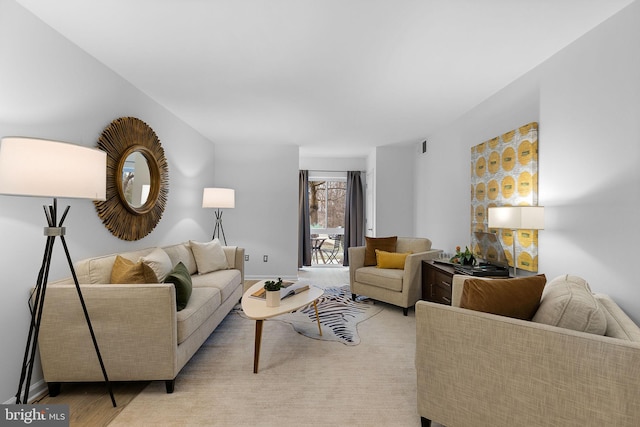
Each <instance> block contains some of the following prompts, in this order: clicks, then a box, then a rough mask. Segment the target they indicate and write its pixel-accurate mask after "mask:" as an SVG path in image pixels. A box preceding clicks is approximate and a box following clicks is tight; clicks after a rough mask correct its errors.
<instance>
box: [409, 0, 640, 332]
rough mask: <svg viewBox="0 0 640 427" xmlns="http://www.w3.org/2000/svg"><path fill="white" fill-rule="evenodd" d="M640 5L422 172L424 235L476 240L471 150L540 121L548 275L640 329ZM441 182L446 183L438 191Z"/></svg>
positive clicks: (486, 112) (446, 133) (448, 134)
mask: <svg viewBox="0 0 640 427" xmlns="http://www.w3.org/2000/svg"><path fill="white" fill-rule="evenodd" d="M638 76H640V2H635V3H633V4H631V5H630V6H629V7H628V8H626V9H624V10H623V11H622V12H620V13H619V14H617V15H616V16H614V17H613V18H611V19H610V20H608V21H606V22H605V23H603V24H602V25H600V26H599V27H597V28H596V29H594V30H593V31H591V32H590V33H588V34H587V35H585V36H584V37H582V38H580V39H579V40H577V41H576V42H575V43H573V44H572V45H570V46H569V47H567V48H566V49H564V50H563V51H561V52H559V53H558V54H556V55H555V56H553V57H552V58H550V59H549V60H548V61H546V62H545V63H543V64H542V65H541V66H539V67H537V68H536V69H534V70H532V71H531V72H529V73H528V74H526V75H525V76H523V77H522V78H520V79H518V80H517V81H515V82H514V83H513V84H511V85H509V86H508V87H506V88H504V89H503V90H501V91H500V92H499V93H497V94H496V95H495V96H493V97H491V98H490V99H488V100H486V101H485V102H483V103H482V104H480V105H479V106H478V107H476V108H475V109H473V110H472V111H470V112H469V113H468V114H466V115H465V116H463V117H461V118H460V119H458V120H457V121H455V122H454V123H452V124H451V125H450V126H448V127H447V128H445V129H442V130H441V131H439V132H436V133H434V134H433V135H431V136H430V137H429V138H428V140H429V145H428V150H429V152H428V155H426V156H420V157H419V158H418V160H417V161H416V165H417V166H416V167H417V175H418V179H417V183H416V185H417V187H416V199H417V217H424V218H425V220H424V221H418V222H417V225H416V227H417V229H418V234H425V235H428V236H433V240H434V246H436V247H442V248H445V249H447V250H452V248H453V247H455V246H456V245H464V244H466V243H467V242H468V241H469V235H470V230H469V222H470V193H469V182H470V181H469V180H470V172H469V169H470V167H469V164H470V154H469V150H470V148H471V146H473V145H476V144H478V143H480V142H482V141H484V140H486V139H488V138H490V137H493V136H497V135H500V134H501V133H504V132H506V131H509V130H511V129H513V128H515V127H517V126H520V125H522V124H525V123H528V122H531V121H539V124H540V128H539V129H540V130H539V135H538V136H539V204H540V205H542V206H545V208H546V209H545V213H546V228H545V230H544V231H541V232H540V233H539V271H540V272H541V273H545V274H546V275H547V277H548V278H549V279H551V278H553V277H556V276H557V275H560V274H564V273H570V274H576V275H579V276H582V277H584V278H585V279H586V280H587V281H589V283H590V285H591V288H592V290H594V291H595V292H602V293H607V294H609V295H611V297H612V298H613V299H614V300H615V301H616V302H618V303H619V304H620V305H621V307H622V308H623V309H624V310H625V311H626V312H627V313H628V314H629V315H630V316H631V317H632V318H633V319H634V320H635V321H636V322H638V323H640V286H638V284H637V274H636V273H635V272H634V271H633V269H632V268H629V266H630V265H631V266H632V265H634V263H635V252H637V242H638V240H639V237H640V236H639V234H640V231H639V229H638V227H636V225H635V224H636V223H637V221H638V218H640V194H639V193H640V191H639V190H638V188H640V177H639V172H638V166H637V165H638V162H639V161H640V156H639V150H640V141H639V139H640V131H639V130H640V128H639V127H638V119H639V118H640V79H639V78H638ZM437 183H442V184H443V186H442V185H439V184H437Z"/></svg>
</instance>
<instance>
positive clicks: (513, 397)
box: [415, 275, 640, 427]
mask: <svg viewBox="0 0 640 427" xmlns="http://www.w3.org/2000/svg"><path fill="white" fill-rule="evenodd" d="M466 278H468V276H457V275H456V276H454V278H453V284H452V285H453V295H452V304H453V306H446V305H442V304H435V303H430V302H426V301H419V302H418V303H417V304H416V360H415V365H416V373H417V399H418V413H419V415H420V416H421V417H422V425H423V426H428V425H430V424H431V420H433V421H435V422H438V423H440V424H443V425H446V426H448V427H454V426H470V425H474V426H489V425H490V426H496V427H500V426H505V427H506V426H509V427H510V426H576V427H577V426H581V427H582V426H604V425H607V426H628V427H632V426H637V425H639V423H640V399H639V398H638V396H640V381H638V378H640V329H639V328H638V327H637V326H636V325H635V324H634V323H633V321H632V320H631V319H630V318H629V317H628V316H627V315H626V314H625V313H624V312H623V311H622V310H621V309H620V307H618V305H616V304H615V302H613V301H612V300H611V298H609V297H608V296H606V295H598V294H595V295H594V297H595V299H597V301H598V303H599V305H600V306H601V307H602V309H603V310H604V313H605V316H606V319H607V321H606V324H607V325H606V328H607V329H606V333H605V336H601V335H595V334H590V333H586V332H578V331H573V330H569V329H564V328H560V327H556V326H550V325H546V324H541V323H536V322H533V321H526V320H519V319H513V318H509V317H503V316H498V315H495V314H489V313H482V312H479V311H473V310H467V309H464V308H460V307H459V305H460V300H461V294H462V286H464V280H465V279H466Z"/></svg>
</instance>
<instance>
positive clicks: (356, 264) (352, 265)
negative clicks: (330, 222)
mask: <svg viewBox="0 0 640 427" xmlns="http://www.w3.org/2000/svg"><path fill="white" fill-rule="evenodd" d="M348 250H349V282H350V283H353V282H355V279H356V270H357V269H359V268H362V267H364V250H365V247H364V246H351V247H350V248H349V249H348Z"/></svg>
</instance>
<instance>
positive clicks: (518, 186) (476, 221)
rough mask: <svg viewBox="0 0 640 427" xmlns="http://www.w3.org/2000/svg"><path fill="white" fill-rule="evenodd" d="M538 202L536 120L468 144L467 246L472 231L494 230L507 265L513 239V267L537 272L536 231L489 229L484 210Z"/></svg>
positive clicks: (476, 248) (475, 250) (531, 204)
mask: <svg viewBox="0 0 640 427" xmlns="http://www.w3.org/2000/svg"><path fill="white" fill-rule="evenodd" d="M537 205H538V123H536V122H532V123H529V124H526V125H524V126H521V127H519V128H518V129H514V130H512V131H509V132H507V133H504V134H502V135H500V136H497V137H495V138H492V139H490V140H488V141H485V142H483V143H481V144H478V145H476V146H474V147H471V246H472V248H473V251H474V252H477V250H478V247H477V241H476V240H475V236H474V234H473V233H474V232H475V231H485V232H486V231H491V232H496V233H497V234H498V236H499V240H500V242H501V243H502V247H503V248H504V251H505V254H506V256H507V259H508V260H509V265H511V266H513V262H514V261H513V253H512V248H513V239H514V238H515V239H516V253H517V254H518V259H517V267H518V268H520V269H523V270H526V271H532V272H536V271H538V231H537V230H518V231H517V233H516V236H514V233H513V231H512V230H506V229H503V230H493V229H492V230H489V229H488V227H487V210H488V209H489V208H490V207H494V206H537Z"/></svg>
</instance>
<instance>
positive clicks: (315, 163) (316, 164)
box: [300, 157, 367, 172]
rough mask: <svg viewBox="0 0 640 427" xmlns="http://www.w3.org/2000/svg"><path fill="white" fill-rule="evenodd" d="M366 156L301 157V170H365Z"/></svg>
mask: <svg viewBox="0 0 640 427" xmlns="http://www.w3.org/2000/svg"><path fill="white" fill-rule="evenodd" d="M366 168H367V160H366V158H365V157H300V170H316V171H340V172H345V171H364V170H366Z"/></svg>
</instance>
